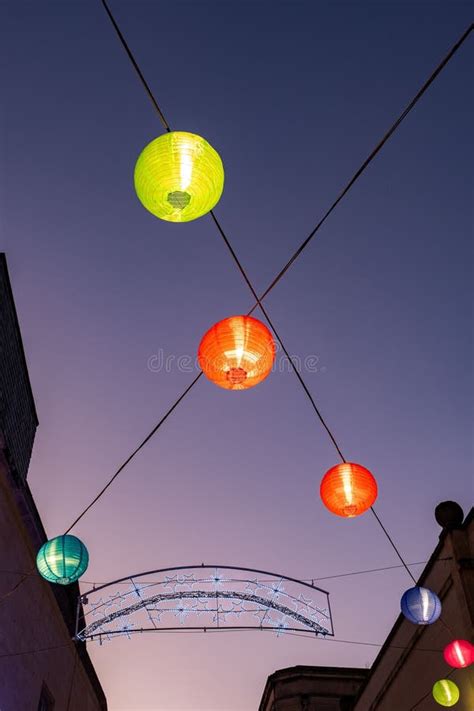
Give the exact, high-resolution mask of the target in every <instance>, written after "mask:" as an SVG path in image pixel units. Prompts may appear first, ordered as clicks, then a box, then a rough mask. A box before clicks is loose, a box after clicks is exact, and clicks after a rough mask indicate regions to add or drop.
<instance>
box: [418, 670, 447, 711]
mask: <svg viewBox="0 0 474 711" xmlns="http://www.w3.org/2000/svg"><path fill="white" fill-rule="evenodd" d="M455 671H456V669H451V671H450V672H449V674H446V675H445V677H444V678H445V679H449V677H450V676H451V675H452V674H454V672H455ZM432 693H433V691H432V689H430V690H429V691H428V692H427V693H426V694H425V695H424V696H422V697H421V699H418V701H417V702H416V704H414V705H413V706H411V707H410V709H409V711H414V710H415V709H416V708H418V706H419V705H420V704H421V703H422V702H423V701H424V700H425V699H427V698H428V696H431V695H432Z"/></svg>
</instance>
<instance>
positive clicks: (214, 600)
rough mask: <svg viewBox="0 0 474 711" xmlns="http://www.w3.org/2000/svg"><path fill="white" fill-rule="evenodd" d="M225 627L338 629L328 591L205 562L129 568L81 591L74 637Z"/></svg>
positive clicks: (328, 632) (95, 638) (308, 632)
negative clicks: (134, 572) (138, 570)
mask: <svg viewBox="0 0 474 711" xmlns="http://www.w3.org/2000/svg"><path fill="white" fill-rule="evenodd" d="M228 630H242V631H243V630H262V631H273V632H275V633H276V634H277V635H278V636H280V635H282V634H283V633H285V632H293V633H300V634H305V635H312V636H318V635H321V636H326V635H329V636H333V635H334V628H333V624H332V616H331V608H330V605H329V593H328V592H326V591H325V590H322V589H321V588H318V587H316V586H315V585H314V584H313V582H311V583H308V582H304V581H301V580H296V579H295V578H290V577H287V576H285V575H277V574H275V573H269V572H267V571H263V570H255V569H253V568H239V567H236V566H229V565H204V564H202V565H200V566H191V565H189V566H180V567H175V568H162V569H160V570H152V571H147V572H144V573H139V574H137V575H131V576H128V577H126V578H121V579H119V580H114V581H112V582H110V583H106V584H104V585H100V586H98V587H93V588H92V589H91V590H89V591H87V592H86V593H83V594H82V595H80V596H79V598H78V607H77V625H76V639H79V640H83V641H85V640H88V641H97V642H100V643H101V644H102V642H104V641H107V640H111V639H113V638H115V637H117V636H124V635H125V636H127V637H128V638H131V636H132V634H137V633H142V632H177V633H179V632H185V631H186V632H224V631H228Z"/></svg>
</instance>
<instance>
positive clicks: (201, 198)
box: [134, 131, 224, 222]
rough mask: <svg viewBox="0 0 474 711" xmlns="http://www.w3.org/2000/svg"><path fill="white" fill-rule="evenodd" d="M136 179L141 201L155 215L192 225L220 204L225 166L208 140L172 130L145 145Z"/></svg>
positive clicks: (136, 171)
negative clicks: (190, 222) (192, 222)
mask: <svg viewBox="0 0 474 711" xmlns="http://www.w3.org/2000/svg"><path fill="white" fill-rule="evenodd" d="M134 180H135V190H136V193H137V195H138V198H139V200H140V201H141V203H142V204H143V205H144V206H145V207H146V209H147V210H149V211H150V212H151V213H153V215H156V217H160V218H161V219H162V220H168V221H170V222H189V220H195V219H196V218H197V217H201V215H205V214H206V212H209V210H212V208H213V207H214V205H215V204H216V203H217V202H218V201H219V198H220V196H221V195H222V190H223V188H224V167H223V165H222V161H221V159H220V156H219V154H218V153H217V152H216V151H215V150H214V148H213V147H212V146H211V145H210V144H209V143H208V142H207V141H206V140H205V139H204V138H201V136H196V135H195V134H194V133H186V132H184V131H172V132H171V133H165V134H163V135H162V136H158V138H155V139H154V140H153V141H151V143H149V144H148V145H147V146H145V148H144V149H143V151H142V152H141V153H140V155H139V157H138V160H137V163H136V166H135V175H134Z"/></svg>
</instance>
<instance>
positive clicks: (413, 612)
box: [400, 585, 441, 625]
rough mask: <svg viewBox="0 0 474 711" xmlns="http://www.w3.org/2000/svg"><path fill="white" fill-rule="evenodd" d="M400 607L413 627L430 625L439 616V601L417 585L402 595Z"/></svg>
mask: <svg viewBox="0 0 474 711" xmlns="http://www.w3.org/2000/svg"><path fill="white" fill-rule="evenodd" d="M400 607H401V608H402V612H403V614H404V615H405V617H406V618H407V620H409V621H410V622H413V623H414V624H415V625H431V624H432V623H433V622H436V620H437V619H438V617H439V616H440V614H441V601H440V599H439V597H438V596H437V595H436V593H434V592H433V591H432V590H429V589H428V588H422V587H419V586H418V585H416V586H415V587H414V588H409V589H408V590H406V591H405V592H404V593H403V595H402V599H401V601H400Z"/></svg>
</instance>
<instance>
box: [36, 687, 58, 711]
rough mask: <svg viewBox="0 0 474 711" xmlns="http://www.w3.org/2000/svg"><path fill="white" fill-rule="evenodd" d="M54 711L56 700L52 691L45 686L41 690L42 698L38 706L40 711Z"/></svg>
mask: <svg viewBox="0 0 474 711" xmlns="http://www.w3.org/2000/svg"><path fill="white" fill-rule="evenodd" d="M53 709H54V699H53V697H52V695H51V692H50V690H49V689H48V687H47V686H46V684H43V687H42V689H41V696H40V700H39V704H38V711H52V710H53Z"/></svg>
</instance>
